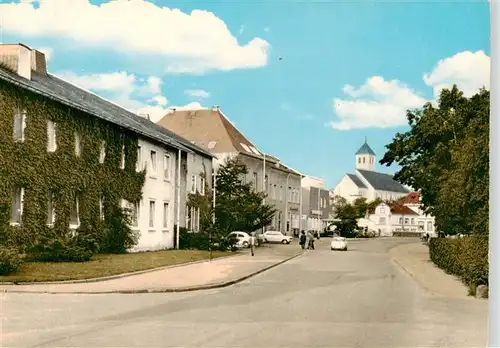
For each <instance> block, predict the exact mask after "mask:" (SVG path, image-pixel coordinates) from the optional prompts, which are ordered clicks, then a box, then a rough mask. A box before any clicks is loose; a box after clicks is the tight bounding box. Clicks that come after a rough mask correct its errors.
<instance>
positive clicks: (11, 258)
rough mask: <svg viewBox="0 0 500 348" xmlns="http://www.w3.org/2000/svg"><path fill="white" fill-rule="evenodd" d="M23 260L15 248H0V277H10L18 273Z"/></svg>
mask: <svg viewBox="0 0 500 348" xmlns="http://www.w3.org/2000/svg"><path fill="white" fill-rule="evenodd" d="M22 263H23V259H22V258H21V256H20V255H19V252H18V251H17V250H16V249H14V248H6V247H2V246H0V275H8V274H11V273H15V272H17V270H18V269H19V267H20V266H21V264H22Z"/></svg>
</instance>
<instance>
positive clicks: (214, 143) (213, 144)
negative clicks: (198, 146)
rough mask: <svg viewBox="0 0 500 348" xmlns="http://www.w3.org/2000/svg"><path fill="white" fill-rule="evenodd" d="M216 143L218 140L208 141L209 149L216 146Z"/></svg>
mask: <svg viewBox="0 0 500 348" xmlns="http://www.w3.org/2000/svg"><path fill="white" fill-rule="evenodd" d="M215 145H217V142H216V141H211V142H209V143H208V145H207V147H208V149H209V150H212V149H213V148H214V147H215Z"/></svg>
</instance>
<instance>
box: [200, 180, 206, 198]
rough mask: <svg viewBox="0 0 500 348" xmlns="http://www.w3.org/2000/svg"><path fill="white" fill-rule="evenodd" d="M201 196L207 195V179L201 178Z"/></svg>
mask: <svg viewBox="0 0 500 348" xmlns="http://www.w3.org/2000/svg"><path fill="white" fill-rule="evenodd" d="M200 194H201V195H205V178H204V177H201V178H200Z"/></svg>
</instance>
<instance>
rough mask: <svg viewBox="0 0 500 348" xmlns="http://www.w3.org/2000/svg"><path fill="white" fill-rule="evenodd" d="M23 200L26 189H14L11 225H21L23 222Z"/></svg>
mask: <svg viewBox="0 0 500 348" xmlns="http://www.w3.org/2000/svg"><path fill="white" fill-rule="evenodd" d="M23 200H24V189H23V188H22V187H14V188H13V189H12V211H11V218H10V223H11V224H14V225H20V224H21V223H22V222H23Z"/></svg>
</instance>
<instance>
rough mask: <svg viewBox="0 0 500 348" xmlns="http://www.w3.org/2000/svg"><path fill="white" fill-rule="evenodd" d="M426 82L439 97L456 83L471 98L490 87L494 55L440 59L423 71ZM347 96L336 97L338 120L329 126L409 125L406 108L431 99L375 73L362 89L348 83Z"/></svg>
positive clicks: (343, 128) (335, 109)
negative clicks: (432, 67)
mask: <svg viewBox="0 0 500 348" xmlns="http://www.w3.org/2000/svg"><path fill="white" fill-rule="evenodd" d="M423 80H424V82H425V84H426V85H427V86H429V87H431V88H432V89H433V94H434V98H438V97H439V94H440V92H441V90H442V89H443V88H451V87H452V86H453V84H456V85H457V86H458V88H459V89H460V90H462V91H463V92H464V95H465V96H466V97H470V96H472V95H473V94H475V93H477V92H478V91H479V88H481V87H483V86H484V87H486V88H487V89H489V87H490V57H488V56H487V55H486V54H485V53H484V52H483V51H477V52H475V53H473V52H470V51H464V52H460V53H457V54H455V55H454V56H452V57H448V58H445V59H442V60H440V61H439V62H438V63H437V64H436V66H435V67H434V69H433V71H431V72H430V73H426V74H423ZM343 92H344V94H345V95H346V97H347V98H346V97H344V98H335V99H334V100H333V108H334V111H335V113H336V115H337V116H338V120H336V121H332V122H329V123H327V126H330V127H333V128H335V129H339V130H349V129H354V128H388V127H397V126H403V125H406V124H407V120H406V111H407V110H408V109H414V108H421V107H422V106H423V105H424V104H425V103H426V102H428V101H432V100H427V99H426V98H424V97H422V96H421V95H420V94H418V93H416V92H415V91H413V90H412V89H411V88H409V87H408V86H406V85H405V84H404V83H402V82H400V81H398V80H392V81H386V80H385V79H384V78H383V77H381V76H373V77H370V78H369V79H367V80H366V83H365V84H364V85H362V86H361V87H359V88H355V87H353V86H351V85H345V86H344V88H343Z"/></svg>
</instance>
